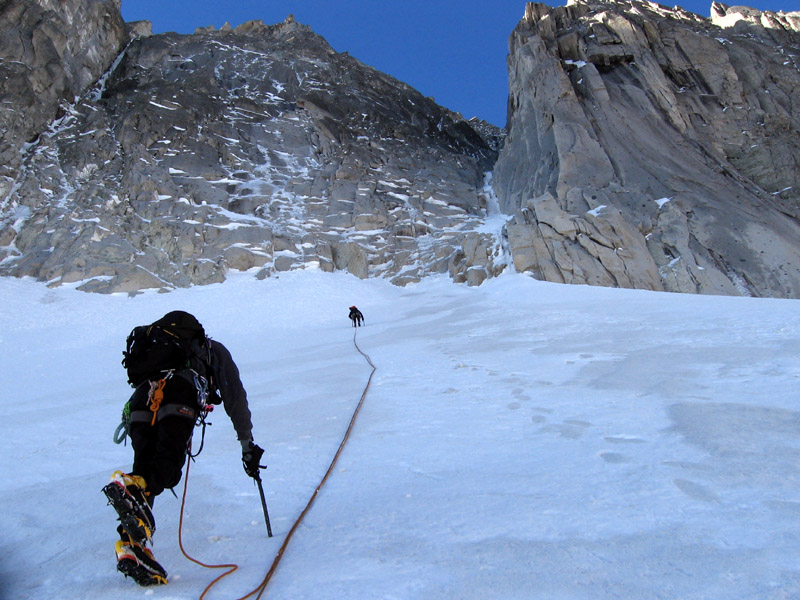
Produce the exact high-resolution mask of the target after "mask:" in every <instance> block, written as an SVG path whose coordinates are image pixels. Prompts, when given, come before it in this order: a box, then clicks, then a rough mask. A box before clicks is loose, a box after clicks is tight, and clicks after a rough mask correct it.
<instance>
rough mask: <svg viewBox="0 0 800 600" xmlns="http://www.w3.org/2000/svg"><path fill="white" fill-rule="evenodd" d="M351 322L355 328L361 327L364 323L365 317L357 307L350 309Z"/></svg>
mask: <svg viewBox="0 0 800 600" xmlns="http://www.w3.org/2000/svg"><path fill="white" fill-rule="evenodd" d="M350 320H351V321H352V322H353V327H361V324H362V323H363V322H364V315H362V314H361V311H360V310H358V309H357V308H356V307H355V306H351V307H350Z"/></svg>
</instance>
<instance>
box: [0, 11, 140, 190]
mask: <svg viewBox="0 0 800 600" xmlns="http://www.w3.org/2000/svg"><path fill="white" fill-rule="evenodd" d="M119 9H120V0H70V1H69V2H63V1H61V0H37V1H36V2H32V1H30V0H6V1H5V2H2V3H0V98H2V108H1V109H0V131H2V132H3V134H2V138H0V198H4V197H6V196H7V195H8V193H9V191H10V189H11V187H12V185H13V182H14V180H15V179H16V176H17V174H18V170H19V167H20V165H21V163H22V152H21V151H22V150H23V148H24V147H25V145H26V144H30V143H33V142H34V140H35V139H36V137H37V136H38V135H39V134H40V133H41V132H43V131H45V130H46V129H47V128H48V127H49V126H50V124H51V123H52V122H53V121H54V120H56V119H58V118H60V117H62V116H64V114H65V112H66V110H67V108H66V106H67V105H69V104H71V103H72V102H73V101H74V98H75V97H76V96H80V95H81V94H83V93H84V92H85V91H86V90H87V89H88V88H89V87H90V86H93V85H94V84H95V83H96V82H97V80H98V78H99V77H100V76H101V75H102V74H103V73H104V72H105V71H106V70H107V69H108V68H109V66H110V65H111V63H112V62H113V60H114V59H115V58H116V57H117V55H118V54H119V53H120V50H121V49H122V48H123V46H124V45H125V44H126V43H127V40H128V33H127V31H126V27H125V23H124V22H123V20H122V17H121V16H120V13H119Z"/></svg>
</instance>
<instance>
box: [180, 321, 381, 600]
mask: <svg viewBox="0 0 800 600" xmlns="http://www.w3.org/2000/svg"><path fill="white" fill-rule="evenodd" d="M357 331H358V329H357V328H356V329H355V330H354V331H353V345H354V346H355V348H356V350H357V351H358V353H359V354H361V356H363V357H364V359H365V360H366V361H367V364H369V366H370V367H371V368H372V370H371V371H370V374H369V379H367V384H366V386H365V387H364V391H363V393H362V394H361V398H360V399H359V401H358V404H357V405H356V407H355V410H354V411H353V416H352V417H351V418H350V423H349V424H348V426H347V430H346V431H345V433H344V437H343V438H342V441H341V443H340V444H339V448H338V449H337V450H336V453H335V454H334V456H333V460H332V461H331V464H330V466H329V467H328V470H327V471H325V475H323V477H322V480H321V481H320V482H319V484H318V485H317V487H316V488H315V489H314V491H313V493H312V494H311V498H310V499H309V500H308V503H307V504H306V506H305V508H304V509H303V510H302V512H301V513H300V516H299V517H297V520H295V522H294V525H292V527H291V528H290V529H289V532H288V533H287V534H286V537H285V538H284V540H283V543H282V544H281V546H280V548H278V552H277V554H276V555H275V558H274V559H273V561H272V565H271V566H270V568H269V570H268V571H267V574H266V575H265V576H264V579H262V580H261V583H259V584H258V586H257V587H256V588H255V589H254V590H253V591H252V592H250V593H248V594H247V595H245V596H242V597H241V598H238V600H247V599H248V598H251V597H253V596H254V595H256V594H258V595H257V596H255V597H256V600H260V599H261V597H262V596H263V595H264V592H265V591H266V589H267V584H268V583H269V582H270V580H271V579H272V576H273V575H274V574H275V571H276V570H277V568H278V564H279V563H280V561H281V559H282V558H283V555H284V553H285V552H286V548H287V547H288V546H289V541H290V540H291V539H292V536H293V535H294V533H295V531H297V528H298V527H299V526H300V523H301V522H302V521H303V519H304V518H305V516H306V514H307V513H308V511H309V510H311V506H312V504H314V501H315V500H316V499H317V495H318V494H319V492H320V489H322V486H323V485H325V482H326V481H327V480H328V477H330V475H331V473H332V472H333V469H334V467H335V466H336V463H337V462H338V460H339V456H340V455H341V454H342V451H343V450H344V447H345V445H346V444H347V442H348V440H349V439H350V433H351V432H352V431H353V427H354V426H355V423H356V419H357V418H358V414H359V413H360V412H361V407H362V406H363V405H364V399H365V398H366V397H367V393H368V392H369V387H370V385H371V384H372V377H373V375H375V371H376V370H377V367H375V365H374V364H373V362H372V359H370V357H369V355H368V354H366V353H364V352H363V351H362V350H361V348H359V346H358V342H357V341H356V332H357ZM190 456H191V454H190ZM190 462H191V461H188V462H187V463H186V476H185V477H184V480H183V499H182V500H181V514H180V519H179V522H178V545H179V546H180V549H181V552H182V553H183V555H184V556H185V557H186V558H187V559H188V560H190V561H191V562H193V563H195V564H197V565H200V566H201V567H205V568H206V569H228V570H227V571H226V572H225V573H223V574H222V575H219V576H218V577H216V578H215V579H214V580H213V581H212V582H211V583H209V584H208V585H207V586H206V588H205V589H204V590H203V593H202V594H200V598H199V600H203V598H205V596H206V594H207V593H208V592H209V590H211V588H212V587H214V586H215V585H216V584H217V582H218V581H220V580H221V579H223V578H224V577H227V576H228V575H230V574H232V573H234V572H235V571H236V570H237V569H238V568H239V565H236V564H220V565H207V564H205V563H203V562H200V561H199V560H197V559H196V558H192V557H191V556H189V554H188V553H187V552H186V550H184V547H183V513H184V507H185V505H186V490H187V488H188V485H189V463H190ZM258 483H259V484H260V481H259V482H258ZM259 487H260V485H259ZM261 499H262V502H264V514H265V517H266V502H265V501H264V496H263V491H262V496H261ZM266 518H267V531H268V533H271V531H270V529H271V528H270V526H269V517H266Z"/></svg>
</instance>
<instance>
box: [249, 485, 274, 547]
mask: <svg viewBox="0 0 800 600" xmlns="http://www.w3.org/2000/svg"><path fill="white" fill-rule="evenodd" d="M253 479H255V480H256V483H257V484H258V493H259V494H260V495H261V508H263V509H264V521H266V523H267V536H268V537H272V526H271V525H270V524H269V511H268V510H267V500H266V498H264V486H263V485H261V473H258V472H256V477H253Z"/></svg>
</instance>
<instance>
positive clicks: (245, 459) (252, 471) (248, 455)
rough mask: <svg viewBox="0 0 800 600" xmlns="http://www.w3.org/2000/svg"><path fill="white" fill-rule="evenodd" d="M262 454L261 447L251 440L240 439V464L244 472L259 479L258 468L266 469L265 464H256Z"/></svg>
mask: <svg viewBox="0 0 800 600" xmlns="http://www.w3.org/2000/svg"><path fill="white" fill-rule="evenodd" d="M263 455H264V450H263V448H260V447H259V446H257V445H256V444H254V443H253V440H242V465H243V466H244V472H245V473H247V474H248V475H249V476H250V477H252V478H253V479H259V478H260V475H259V472H258V471H259V469H266V468H267V465H260V464H258V463H259V462H260V461H261V457H262V456H263Z"/></svg>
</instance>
